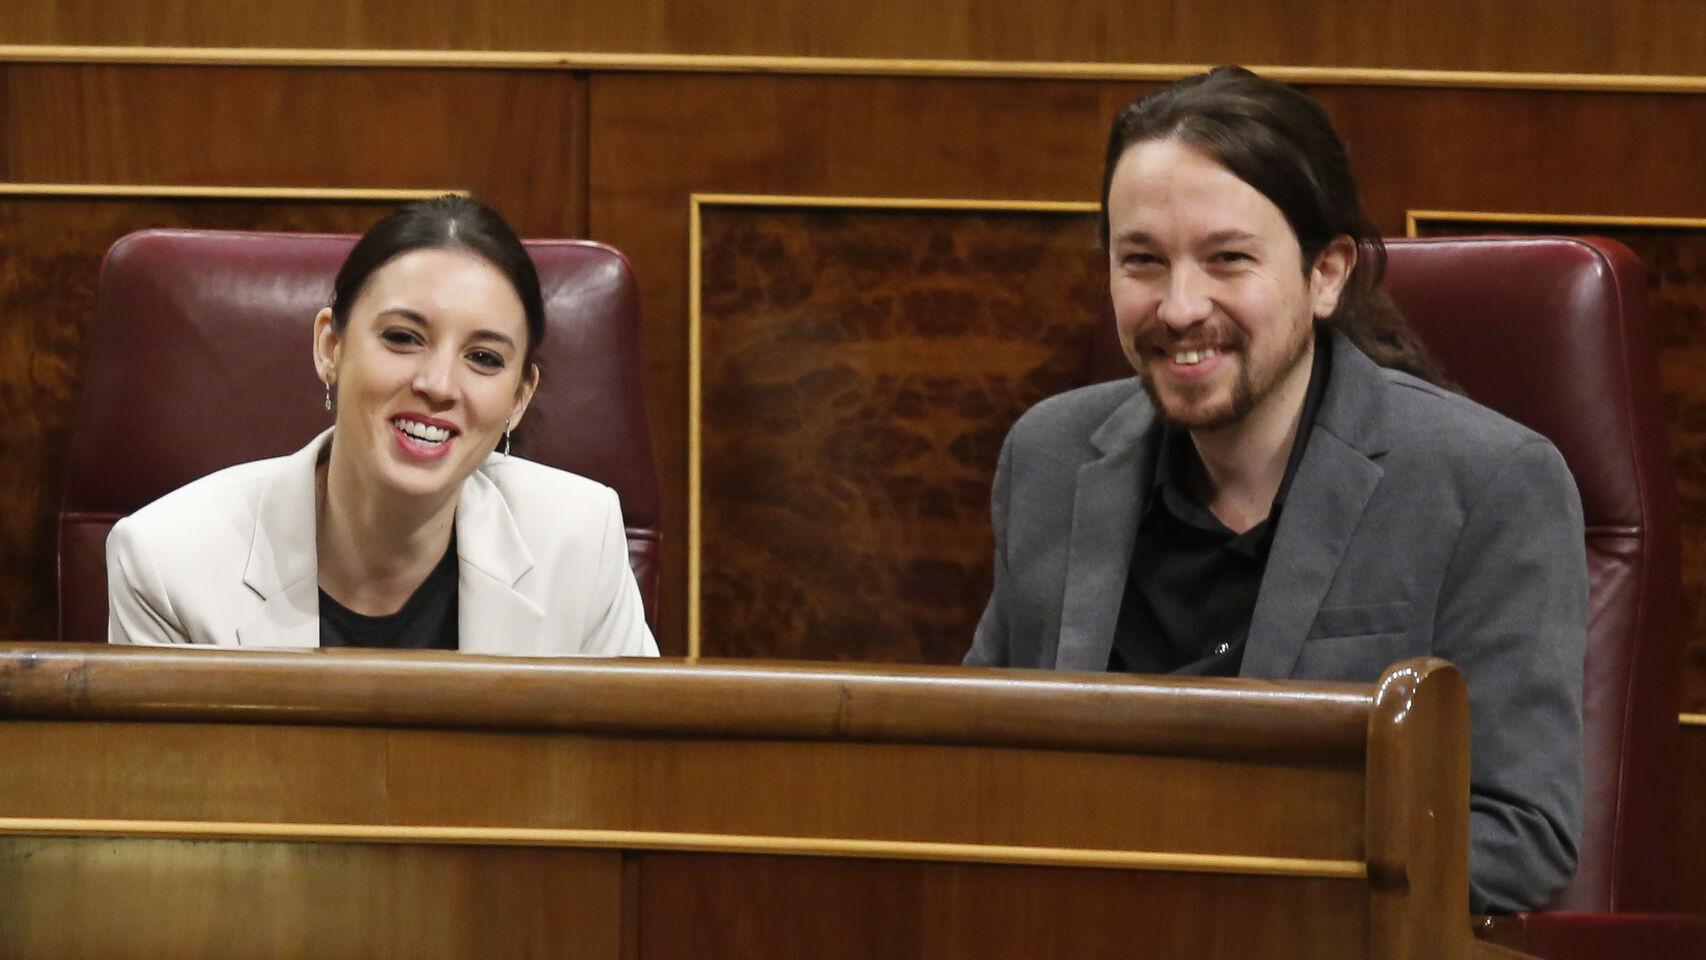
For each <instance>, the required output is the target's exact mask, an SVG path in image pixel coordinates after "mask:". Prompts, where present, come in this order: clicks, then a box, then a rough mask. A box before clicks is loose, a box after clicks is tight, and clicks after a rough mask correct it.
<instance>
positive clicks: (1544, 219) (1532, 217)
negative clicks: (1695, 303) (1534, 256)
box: [1404, 210, 1706, 237]
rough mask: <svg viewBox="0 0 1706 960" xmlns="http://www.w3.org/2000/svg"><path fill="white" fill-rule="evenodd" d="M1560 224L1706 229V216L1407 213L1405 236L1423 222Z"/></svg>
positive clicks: (1412, 211) (1460, 211)
mask: <svg viewBox="0 0 1706 960" xmlns="http://www.w3.org/2000/svg"><path fill="white" fill-rule="evenodd" d="M1440 221H1447V222H1453V223H1458V222H1462V223H1521V224H1531V225H1532V224H1556V225H1558V226H1560V227H1623V228H1629V227H1634V228H1637V229H1639V228H1642V227H1646V228H1651V229H1679V228H1680V229H1691V230H1706V217H1634V216H1622V215H1618V214H1597V213H1509V212H1497V211H1489V210H1406V211H1404V236H1406V237H1415V236H1416V228H1417V227H1418V226H1420V225H1421V224H1423V223H1437V222H1440Z"/></svg>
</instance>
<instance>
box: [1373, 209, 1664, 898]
mask: <svg viewBox="0 0 1706 960" xmlns="http://www.w3.org/2000/svg"><path fill="white" fill-rule="evenodd" d="M1389 250H1390V265H1389V269H1388V272H1387V282H1386V288H1387V290H1388V292H1389V293H1390V294H1391V295H1392V298H1393V299H1394V300H1395V301H1396V302H1397V303H1398V305H1399V307H1400V308H1401V309H1402V310H1403V311H1404V314H1405V316H1406V317H1408V318H1409V320H1410V323H1411V325H1412V326H1413V327H1414V328H1415V329H1416V331H1417V332H1418V333H1419V334H1421V336H1422V338H1423V339H1424V340H1425V341H1426V342H1427V344H1428V346H1429V348H1430V349H1431V350H1432V351H1433V352H1434V354H1435V356H1436V357H1438V358H1439V360H1440V361H1441V362H1442V364H1443V365H1444V367H1445V369H1446V370H1447V371H1448V372H1449V374H1450V375H1451V376H1452V377H1453V378H1454V379H1456V381H1457V382H1458V384H1459V385H1461V386H1462V387H1463V389H1464V391H1465V392H1466V393H1468V395H1469V396H1470V397H1472V398H1474V399H1475V400H1478V401H1480V402H1481V403H1484V404H1486V405H1487V406H1489V407H1492V408H1493V409H1495V410H1498V411H1500V412H1501V413H1504V414H1505V415H1506V416H1509V417H1511V418H1512V419H1515V420H1517V421H1519V422H1521V423H1523V424H1525V425H1527V426H1529V427H1531V428H1533V429H1534V430H1536V431H1538V432H1539V433H1541V434H1544V435H1545V436H1546V437H1548V438H1549V439H1551V440H1552V442H1553V443H1555V444H1557V446H1558V449H1559V450H1560V451H1561V452H1562V453H1563V455H1564V459H1565V461H1566V462H1568V463H1569V465H1570V470H1571V471H1572V472H1573V473H1574V474H1575V478H1576V484H1577V486H1578V487H1579V488H1580V490H1581V496H1582V507H1583V510H1584V512H1585V515H1586V521H1587V531H1586V537H1587V550H1588V574H1589V578H1590V584H1589V598H1590V599H1589V604H1590V611H1589V624H1588V651H1587V662H1586V664H1585V677H1584V687H1585V689H1584V708H1583V713H1584V717H1583V721H1584V729H1583V753H1584V756H1583V775H1584V779H1585V783H1586V788H1587V793H1586V798H1585V800H1586V802H1585V806H1584V811H1583V814H1584V822H1583V835H1582V847H1581V867H1580V869H1579V871H1578V873H1577V876H1576V879H1575V881H1574V882H1573V883H1572V884H1571V885H1570V887H1569V888H1568V889H1566V890H1565V891H1564V892H1563V893H1562V894H1561V895H1560V896H1559V897H1558V898H1557V899H1556V900H1555V901H1554V902H1553V904H1552V907H1553V908H1555V909H1573V910H1592V911H1609V910H1644V909H1662V908H1664V907H1666V906H1667V905H1668V903H1669V899H1670V889H1671V871H1672V870H1673V869H1674V850H1673V846H1674V837H1675V835H1674V826H1673V824H1674V820H1673V819H1672V814H1673V811H1672V806H1673V804H1672V800H1671V798H1672V797H1673V796H1674V789H1673V784H1674V781H1673V780H1672V779H1671V778H1672V777H1673V776H1674V770H1673V764H1674V762H1675V757H1676V738H1677V735H1678V733H1677V708H1678V689H1679V688H1678V679H1679V676H1680V662H1681V661H1680V657H1681V610H1682V607H1681V599H1680V591H1681V586H1680V583H1681V561H1680V554H1679V549H1680V548H1679V543H1678V533H1677V501H1676V479H1675V472H1674V469H1673V466H1672V461H1671V453H1670V444H1669V439H1668V436H1667V433H1666V424H1665V417H1664V409H1663V405H1662V398H1661V395H1660V389H1659V373H1658V363H1657V346H1656V343H1655V337H1654V332H1653V328H1652V322H1651V319H1650V317H1649V315H1648V311H1647V293H1646V271H1645V269H1644V267H1643V266H1642V264H1641V262H1640V261H1639V260H1637V259H1636V258H1635V256H1634V254H1632V253H1630V252H1629V250H1628V249H1627V248H1625V247H1623V246H1622V245H1621V244H1618V243H1614V242H1612V241H1609V240H1601V239H1574V238H1563V237H1532V238H1514V237H1511V238H1491V237H1478V238H1464V239H1443V240H1399V241H1393V242H1391V243H1390V244H1389Z"/></svg>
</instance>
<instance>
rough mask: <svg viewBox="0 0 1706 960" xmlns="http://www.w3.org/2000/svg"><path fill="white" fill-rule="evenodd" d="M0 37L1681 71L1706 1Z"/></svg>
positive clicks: (754, 3) (338, 4) (1243, 6)
mask: <svg viewBox="0 0 1706 960" xmlns="http://www.w3.org/2000/svg"><path fill="white" fill-rule="evenodd" d="M0 42H3V43H20V44H119V45H157V46H210V47H239V46H241V47H372V48H389V49H410V48H421V49H433V50H438V49H462V50H587V51H619V52H629V53H662V54H770V55H791V56H812V57H885V58H896V57H899V58H934V59H949V60H1018V61H1025V60H1030V61H1039V60H1040V61H1100V62H1106V63H1133V62H1137V63H1144V62H1147V63H1223V62H1246V63H1269V64H1302V65H1335V66H1350V67H1369V66H1375V67H1411V68H1428V67H1436V68H1448V69H1457V70H1543V71H1590V72H1600V73H1650V74H1693V73H1697V72H1698V71H1699V67H1700V60H1699V54H1700V51H1701V50H1702V49H1703V48H1706V12H1703V11H1702V8H1701V7H1700V5H1698V4H1693V3H1687V2H1677V0H1621V2H1619V3H1616V4H1611V5H1608V4H1605V3H1603V2H1601V0H1395V2H1391V3H1382V4H1369V3H1364V2H1359V0H1316V2H1314V3H1311V4H1309V6H1308V7H1307V8H1300V7H1297V6H1295V5H1287V4H1251V3H1249V2H1247V0H1165V2H1156V3H1147V4H1138V5H1133V4H1129V3H1120V2H1118V0H1061V2H1059V3H1048V2H1044V0H1027V2H1022V3H1007V4H989V3H980V2H978V0H944V2H938V3H932V4H928V5H923V6H920V5H918V4H914V3H909V2H907V0H834V2H828V3H816V2H811V0H746V2H741V3H705V2H689V0H630V2H620V0H594V2H585V3H580V4H577V5H576V6H575V9H574V12H573V15H571V16H566V15H564V11H563V9H562V7H561V5H560V4H556V3H552V2H550V0H511V2H508V3H503V4H489V3H480V2H479V0H434V2H431V3H428V4H425V5H422V4H408V3H404V2H403V0H302V2H299V3H290V4H240V5H229V4H220V3H216V2H215V0H142V2H138V3H134V4H128V5H125V6H122V7H115V6H113V5H112V4H110V3H103V2H101V0H31V2H25V3H13V4H7V5H5V6H3V7H0Z"/></svg>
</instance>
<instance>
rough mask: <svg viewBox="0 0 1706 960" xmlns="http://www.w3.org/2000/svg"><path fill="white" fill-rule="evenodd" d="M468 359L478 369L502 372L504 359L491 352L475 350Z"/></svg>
mask: <svg viewBox="0 0 1706 960" xmlns="http://www.w3.org/2000/svg"><path fill="white" fill-rule="evenodd" d="M468 359H469V360H470V361H472V362H473V364H474V365H475V366H477V367H480V368H482V369H485V370H502V369H503V368H504V358H503V357H502V356H501V355H499V354H496V353H493V352H492V351H490V350H475V351H474V352H472V353H470V354H468Z"/></svg>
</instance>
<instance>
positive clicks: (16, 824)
mask: <svg viewBox="0 0 1706 960" xmlns="http://www.w3.org/2000/svg"><path fill="white" fill-rule="evenodd" d="M0 836H21V837H102V838H121V839H148V840H162V839H164V840H238V841H242V840H247V841H273V842H277V841H284V842H292V843H314V842H321V843H387V844H391V843H415V844H432V845H469V846H526V847H569V848H598V849H623V850H676V851H692V852H698V853H746V854H771V855H781V856H798V857H848V858H856V859H866V860H929V861H939V862H950V863H992V864H1025V865H1032V866H1053V867H1091V868H1101V869H1111V870H1142V871H1155V872H1167V873H1213V874H1237V875H1244V876H1268V877H1325V878H1330V879H1336V880H1362V879H1365V878H1367V876H1368V867H1367V865H1366V864H1364V863H1362V862H1361V861H1357V860H1316V859H1306V858H1300V857H1265V856H1248V855H1241V854H1213V853H1164V852H1157V851H1148V850H1084V849H1076V848H1068V847H1019V846H1001V845H991V844H973V843H925V842H919V841H909V840H855V839H840V838H832V837H764V836H748V835H743V834H722V833H672V832H667V831H654V830H577V829H552V828H521V827H433V826H419V827H416V826H396V825H389V824H383V825H382V824H313V823H244V822H240V821H235V822H204V821H190V820H92V819H68V818H66V819H62V818H37V817H6V818H0Z"/></svg>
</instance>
